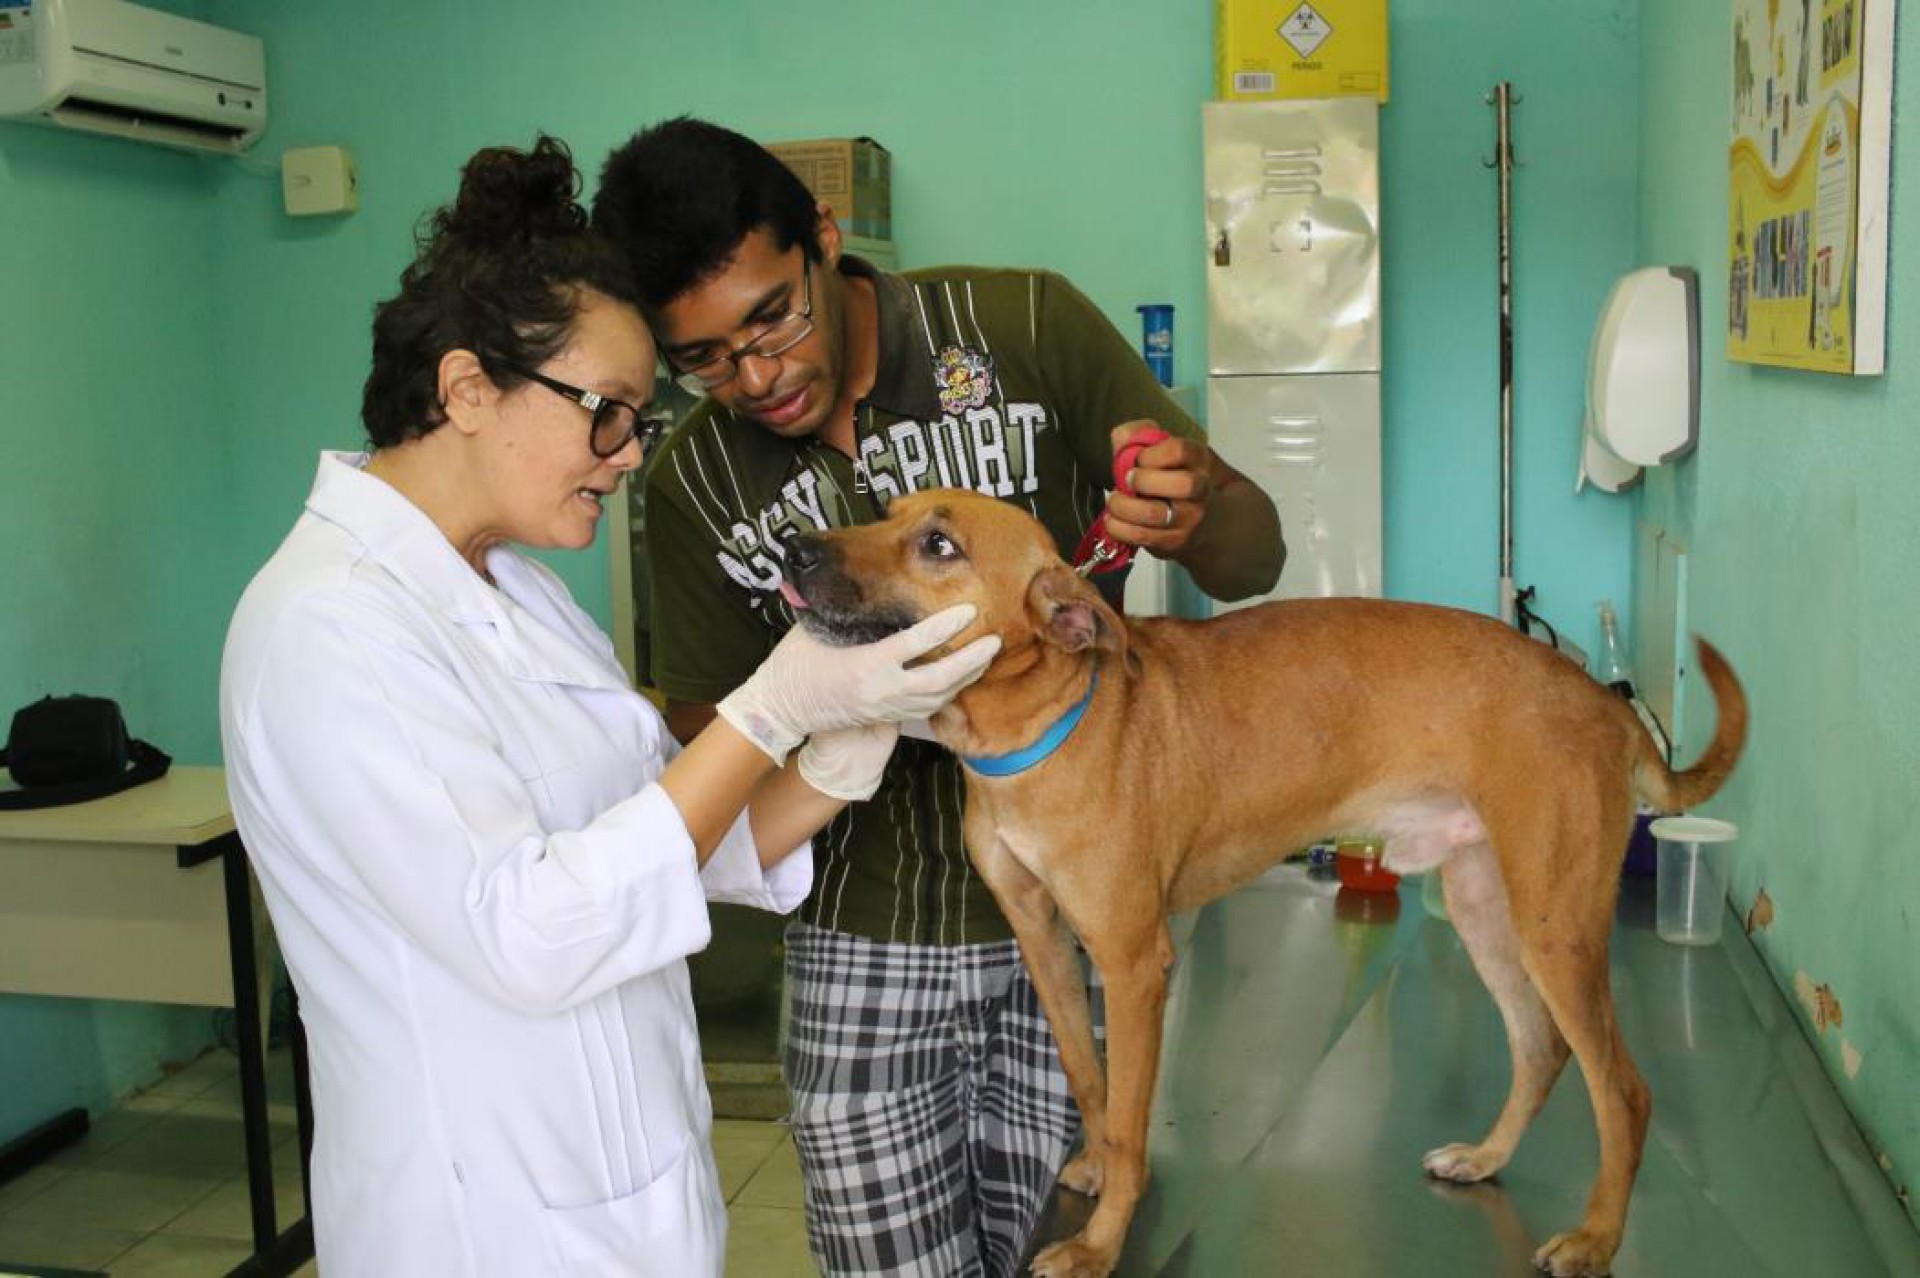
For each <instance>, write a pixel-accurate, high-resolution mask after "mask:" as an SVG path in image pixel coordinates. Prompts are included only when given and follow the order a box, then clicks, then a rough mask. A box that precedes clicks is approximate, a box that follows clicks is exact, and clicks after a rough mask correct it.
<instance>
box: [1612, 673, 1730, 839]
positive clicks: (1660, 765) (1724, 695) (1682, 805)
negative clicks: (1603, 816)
mask: <svg viewBox="0 0 1920 1278" xmlns="http://www.w3.org/2000/svg"><path fill="white" fill-rule="evenodd" d="M1693 642H1694V651H1695V652H1696V653H1698V654H1699V658H1700V672H1701V673H1702V674H1704V675H1706V677H1707V685H1708V686H1709V687H1711V688H1712V689H1713V701H1714V704H1715V706H1717V707H1718V708H1719V721H1718V723H1717V724H1716V725H1715V726H1714V731H1713V741H1712V742H1711V743H1709V744H1708V746H1707V752H1706V753H1705V754H1703V755H1701V756H1700V761H1699V762H1698V763H1696V764H1694V765H1693V766H1692V767H1691V768H1688V769H1687V770H1686V771H1685V772H1675V771H1674V770H1673V769H1671V768H1669V767H1668V766H1667V765H1666V764H1665V763H1664V762H1662V761H1661V758H1660V748H1659V747H1658V746H1657V745H1655V744H1654V740H1653V737H1652V736H1651V735H1649V734H1648V733H1647V732H1646V730H1645V729H1644V728H1643V729H1642V730H1641V737H1642V739H1643V747H1642V749H1641V750H1640V757H1639V759H1638V761H1637V762H1636V764H1635V767H1634V788H1635V789H1637V790H1638V791H1639V792H1640V793H1641V794H1642V795H1643V796H1644V797H1645V798H1646V800H1647V801H1648V802H1649V803H1651V804H1652V805H1653V806H1654V807H1656V808H1658V809H1660V810H1661V811H1662V812H1682V811H1685V810H1686V809H1688V808H1691V807H1693V806H1694V805H1695V804H1698V803H1704V802H1706V801H1707V800H1708V799H1710V798H1712V797H1713V795H1714V794H1715V792H1716V791H1718V790H1719V789H1720V786H1721V784H1722V783H1723V782H1724V781H1726V779H1727V775H1728V774H1729V773H1731V772H1732V771H1733V765H1734V764H1735V763H1736V762H1738V761H1739V758H1740V750H1741V747H1742V746H1744V745H1745V744H1746V742H1747V694H1746V692H1745V691H1744V690H1743V689H1742V688H1741V687H1740V680H1739V679H1737V678H1735V677H1734V673H1733V667H1732V666H1729V665H1728V664H1727V659H1726V658H1725V657H1723V656H1721V655H1720V651H1719V649H1717V648H1715V647H1714V646H1713V645H1712V644H1710V643H1708V642H1707V641H1706V640H1705V639H1702V638H1700V637H1698V636H1697V635H1696V636H1695V637H1694V641H1693ZM1677 727H1678V725H1676V730H1677Z"/></svg>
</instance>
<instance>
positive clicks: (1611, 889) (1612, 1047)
mask: <svg viewBox="0 0 1920 1278" xmlns="http://www.w3.org/2000/svg"><path fill="white" fill-rule="evenodd" d="M1626 803H1627V800H1625V799H1624V798H1623V799H1622V800H1621V803H1620V804H1617V805H1601V807H1602V810H1603V812H1604V817H1605V819H1598V817H1597V816H1596V819H1595V820H1592V821H1584V820H1583V821H1576V822H1573V823H1570V824H1568V825H1566V826H1563V827H1562V828H1561V834H1560V837H1561V838H1562V839H1564V840H1567V842H1566V843H1565V844H1563V845H1562V846H1560V847H1549V846H1546V845H1542V846H1540V847H1539V848H1538V851H1539V852H1540V853H1541V854H1542V855H1543V858H1545V863H1548V864H1555V865H1559V866H1561V867H1563V873H1562V877H1561V881H1560V882H1559V883H1557V884H1556V886H1555V897H1554V898H1553V899H1557V900H1558V901H1560V902H1561V903H1562V908H1559V909H1556V910H1553V911H1550V912H1542V913H1538V914H1534V915H1532V916H1531V917H1523V918H1520V919H1517V920H1516V921H1515V923H1516V928H1517V930H1518V932H1519V935H1520V947H1521V961H1522V962H1523V963H1524V964H1525V965H1526V968H1527V973H1528V975H1530V976H1532V977H1533V983H1534V987H1535V988H1536V989H1538V990H1539V992H1540V997H1541V999H1542V1000H1543V1001H1544V1002H1545V1003H1546V1006H1547V1010H1548V1011H1549V1012H1550V1013H1552V1015H1553V1020H1554V1024H1556V1025H1557V1026H1559V1028H1560V1033H1561V1034H1562V1035H1564V1036H1565V1038H1566V1040H1567V1044H1568V1045H1569V1046H1570V1047H1571V1048H1572V1049H1573V1054H1574V1057H1575V1058H1576V1059H1577V1060H1578V1061H1579V1062H1580V1072H1581V1074H1582V1075H1584V1076H1585V1078H1586V1082H1587V1094H1588V1097H1589V1098H1590V1099H1591V1101H1592V1103H1593V1113H1594V1118H1595V1121H1596V1123H1597V1125H1598V1127H1599V1129H1600V1171H1599V1175H1598V1176H1597V1177H1596V1178H1595V1179H1594V1183H1593V1190H1592V1192H1591V1193H1590V1194H1589V1195H1588V1196H1587V1211H1586V1215H1585V1217H1584V1218H1582V1220H1581V1221H1580V1224H1579V1225H1578V1226H1577V1227H1576V1228H1574V1229H1572V1230H1570V1231H1568V1232H1566V1233H1562V1234H1556V1235H1555V1236H1554V1237H1552V1238H1550V1239H1549V1240H1548V1241H1547V1243H1546V1245H1545V1246H1543V1247H1542V1248H1541V1249H1540V1250H1539V1251H1538V1252H1536V1253H1535V1254H1534V1258H1533V1259H1534V1263H1535V1264H1536V1265H1538V1266H1539V1267H1540V1268H1542V1269H1544V1270H1546V1271H1547V1272H1548V1273H1551V1274H1555V1275H1557V1276H1558V1278H1571V1276H1572V1275H1593V1274H1604V1273H1606V1272H1608V1269H1609V1267H1610V1265H1611V1264H1612V1261H1613V1254H1614V1252H1615V1251H1617V1250H1618V1249H1619V1246H1620V1235H1621V1233H1622V1231H1623V1230H1624V1229H1625V1228H1626V1220H1627V1199H1628V1197H1629V1195H1631V1194H1632V1192H1633V1179H1634V1175H1635V1174H1636V1173H1637V1172H1638V1171H1639V1169H1640V1154H1641V1150H1642V1147H1643V1146H1644V1145H1645V1143H1646V1137H1647V1124H1648V1121H1649V1119H1650V1118H1651V1116H1652V1112H1653V1102H1652V1099H1651V1097H1650V1096H1649V1095H1648V1092H1647V1085H1646V1082H1645V1080H1643V1079H1642V1078H1641V1077H1640V1071H1639V1070H1638V1069H1637V1068H1636V1067H1635V1066H1634V1063H1633V1058H1632V1057H1631V1056H1630V1055H1628V1053H1627V1045H1626V1041H1625V1040H1624V1039H1623V1038H1622V1037H1621V1035H1620V1025H1619V1020H1618V1018H1617V1017H1616V1016H1615V1014H1614V1006H1613V991H1612V988H1611V986H1610V984H1609V982H1608V973H1607V944H1608V939H1609V937H1610V935H1611V933H1612V930H1613V908H1612V907H1613V901H1614V899H1615V895H1616V893H1617V890H1618V883H1619V879H1618V875H1619V864H1620V860H1619V858H1620V853H1619V848H1620V846H1621V845H1622V843H1623V842H1624V840H1625V831H1626V828H1627V820H1628V819H1629V818H1630V809H1629V808H1628V807H1627V806H1625V805H1626ZM1615 807H1618V808H1619V810H1618V811H1614V810H1612V809H1613V808H1615ZM1576 841H1580V842H1585V843H1587V844H1589V845H1590V846H1591V847H1592V848H1593V849H1594V850H1593V851H1591V852H1587V853H1586V854H1585V855H1580V853H1581V852H1582V851H1583V849H1581V848H1580V847H1578V846H1577V843H1576Z"/></svg>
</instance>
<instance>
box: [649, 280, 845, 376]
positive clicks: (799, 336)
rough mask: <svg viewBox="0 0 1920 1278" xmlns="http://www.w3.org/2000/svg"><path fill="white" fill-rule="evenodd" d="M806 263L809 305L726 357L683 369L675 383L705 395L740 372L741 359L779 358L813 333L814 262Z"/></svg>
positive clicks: (736, 348) (807, 299) (803, 285)
mask: <svg viewBox="0 0 1920 1278" xmlns="http://www.w3.org/2000/svg"><path fill="white" fill-rule="evenodd" d="M802 260H803V265H802V268H801V271H800V286H801V288H803V289H804V290H806V302H805V303H804V304H803V305H802V306H801V307H800V309H799V310H797V311H788V312H787V313H786V314H785V315H782V316H781V317H780V318H779V319H777V320H775V321H773V323H771V324H769V325H767V326H766V327H765V328H763V329H761V330H760V331H759V332H758V333H755V334H754V336H753V340H752V341H750V342H745V343H743V344H741V345H739V346H736V347H734V348H733V349H732V350H730V351H728V352H726V353H725V354H722V355H715V356H714V357H713V358H711V359H703V360H701V361H700V362H699V363H698V364H694V365H692V366H690V367H688V368H683V369H681V370H680V371H679V372H678V373H677V374H676V375H675V376H674V379H673V380H674V382H675V383H676V384H677V385H678V386H679V387H680V389H681V390H684V391H687V392H689V393H690V394H694V395H704V394H706V393H707V392H708V391H710V390H712V389H713V388H714V387H716V386H725V385H726V384H727V383H728V382H730V381H732V380H733V379H734V378H735V377H736V376H738V375H739V372H740V360H741V359H742V358H743V357H744V356H747V355H752V356H755V357H756V358H759V359H777V358H779V357H780V356H782V355H784V354H786V353H787V352H788V351H790V350H792V349H793V348H794V347H796V346H798V345H799V344H800V343H802V342H804V341H806V340H807V338H808V337H809V336H810V335H811V334H812V333H813V263H812V262H811V261H807V260H805V259H802Z"/></svg>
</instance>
